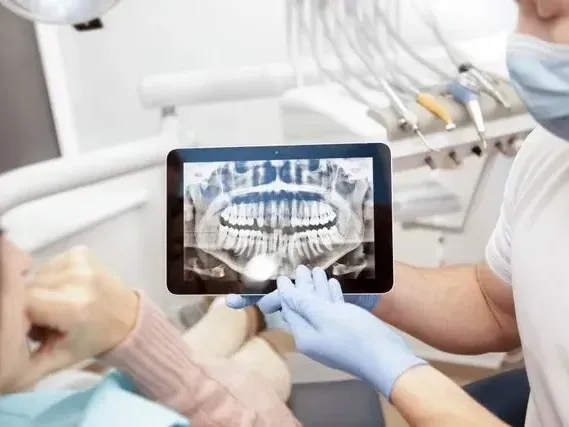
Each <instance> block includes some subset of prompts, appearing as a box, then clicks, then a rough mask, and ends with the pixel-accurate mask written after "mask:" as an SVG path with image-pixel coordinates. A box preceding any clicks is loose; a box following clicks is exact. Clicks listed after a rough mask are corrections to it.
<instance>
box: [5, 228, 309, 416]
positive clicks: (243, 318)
mask: <svg viewBox="0 0 569 427" xmlns="http://www.w3.org/2000/svg"><path fill="white" fill-rule="evenodd" d="M30 264H31V261H30V259H29V257H28V256H27V255H26V254H23V253H22V252H21V251H19V250H18V249H17V248H16V247H15V246H14V245H12V244H11V243H10V242H9V241H8V239H7V238H6V236H2V235H0V425H10V426H14V427H18V426H20V425H22V426H23V425H26V426H27V425H29V424H30V422H34V423H38V424H40V423H46V424H47V423H49V422H52V423H53V422H54V420H55V421H56V425H58V426H62V427H66V426H68V425H69V426H71V425H73V426H76V425H79V426H83V425H105V426H109V427H113V426H115V425H116V426H124V425H137V426H139V427H144V426H147V425H148V426H152V427H160V426H164V427H171V426H185V425H189V423H188V420H189V422H191V425H192V426H224V427H226V426H228V427H230V426H239V427H245V426H251V427H252V426H255V427H257V426H280V427H288V426H298V425H300V424H299V423H298V421H297V420H296V419H295V418H294V416H293V415H292V413H291V412H290V411H289V410H288V408H287V407H286V405H285V404H284V402H285V401H286V399H287V398H288V396H289V393H290V377H289V373H288V370H287V367H286V364H285V362H284V360H283V359H282V358H281V356H280V355H281V354H282V353H285V352H287V351H289V350H291V349H292V346H293V342H292V339H291V337H290V336H289V335H288V334H286V333H284V332H281V331H277V330H268V331H265V332H261V333H258V332H259V329H260V328H261V327H262V320H261V318H260V317H259V315H258V314H257V312H256V311H255V310H249V311H246V312H239V311H233V310H231V309H228V308H226V307H225V306H224V304H223V303H222V302H218V301H214V302H213V304H212V305H211V306H210V308H209V310H208V312H207V314H206V315H205V316H204V317H203V318H202V319H201V320H200V321H199V322H198V324H196V325H195V326H194V327H193V328H192V329H190V330H189V331H187V332H186V333H184V334H181V333H180V332H179V331H178V330H177V329H176V328H175V327H174V326H173V325H172V324H171V323H170V322H169V321H168V320H167V318H166V317H165V316H164V315H163V313H161V311H160V310H159V309H158V308H157V307H156V306H155V305H154V304H153V303H152V301H150V300H149V299H148V298H147V297H146V296H144V295H143V294H138V293H136V292H134V291H133V290H131V289H130V288H128V287H126V286H124V285H123V284H122V283H121V281H120V279H119V278H118V277H116V276H114V275H112V274H111V273H110V272H108V271H107V270H106V269H105V268H104V267H103V266H102V265H101V264H100V263H99V262H98V261H97V260H96V259H95V258H94V257H93V255H92V254H91V253H89V251H88V250H86V249H84V248H77V249H74V250H72V251H70V252H68V253H66V254H63V255H61V256H59V257H57V258H56V259H54V260H53V261H51V262H50V263H48V264H47V265H45V266H44V267H42V268H40V269H39V270H38V271H36V272H35V274H34V276H33V277H32V276H30V277H29V278H27V279H26V275H27V274H28V269H29V268H30ZM26 280H27V281H28V282H29V283H26ZM26 335H28V336H30V337H31V338H32V339H34V340H35V341H37V342H38V343H39V347H38V349H37V350H35V351H33V352H30V351H29V350H28V346H27V342H28V340H27V339H26ZM92 357H96V358H98V360H99V361H100V362H102V363H103V364H105V365H107V366H111V367H114V368H116V369H117V371H113V372H111V373H109V374H108V375H107V376H106V377H105V378H104V379H101V382H100V383H99V384H96V385H95V386H94V387H92V388H91V389H89V390H87V391H85V392H79V391H69V390H62V391H50V392H49V393H47V394H46V393H42V392H41V391H33V390H32V389H33V387H34V385H35V384H37V383H38V381H40V380H41V379H42V378H45V377H46V376H47V375H49V374H51V373H54V372H58V371H61V370H63V369H68V368H70V367H72V366H73V365H75V364H77V363H78V362H81V361H83V360H85V359H88V358H92ZM30 390H31V391H30ZM140 396H142V397H143V398H141V397H140ZM50 409H51V410H50ZM50 417H52V418H50ZM53 417H54V418H53ZM125 417H127V419H126V420H125ZM78 420H80V421H79V422H78Z"/></svg>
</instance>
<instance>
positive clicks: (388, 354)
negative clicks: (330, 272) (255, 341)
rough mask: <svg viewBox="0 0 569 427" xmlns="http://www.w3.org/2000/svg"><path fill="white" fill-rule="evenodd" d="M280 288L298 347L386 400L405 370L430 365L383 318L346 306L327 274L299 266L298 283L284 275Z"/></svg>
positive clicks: (317, 269) (333, 281)
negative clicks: (373, 387) (414, 352)
mask: <svg viewBox="0 0 569 427" xmlns="http://www.w3.org/2000/svg"><path fill="white" fill-rule="evenodd" d="M277 286H278V292H279V295H280V298H281V304H282V311H283V317H284V319H285V321H286V322H287V323H288V324H289V326H290V330H291V332H292V334H293V336H294V339H295V342H296V346H297V348H298V350H299V351H300V352H302V353H304V354H306V355H307V356H308V357H310V358H311V359H313V360H315V361H317V362H320V363H322V364H324V365H327V366H329V367H331V368H335V369H339V370H342V371H345V372H348V373H350V374H352V375H355V376H357V377H358V378H361V379H363V380H366V381H368V382H370V383H371V384H373V385H374V386H375V387H376V388H377V389H378V390H379V391H380V392H381V394H383V395H384V396H385V397H387V398H389V397H390V395H391V391H392V389H393V385H394V384H395V381H397V379H398V378H399V377H400V376H401V375H402V374H403V373H404V372H406V371H407V370H409V369H411V368H412V367H414V366H417V365H421V364H425V363H426V362H425V361H424V360H422V359H420V358H418V357H416V356H415V355H413V353H411V351H410V350H409V349H408V348H407V346H406V345H405V342H404V341H403V338H402V337H401V336H400V335H399V334H397V333H396V332H395V331H394V330H392V329H391V328H390V327H389V326H387V325H386V324H385V323H383V322H382V321H381V320H379V319H377V318H376V317H375V316H373V315H372V314H370V313H368V312H367V311H365V310H363V309H361V308H360V307H357V306H355V305H352V304H346V303H345V301H344V298H343V295H342V289H341V287H340V284H339V282H338V281H337V280H335V279H330V280H328V278H327V276H326V272H325V271H324V270H322V269H320V268H315V269H314V270H313V271H312V273H311V272H310V270H309V269H308V268H306V267H304V266H300V267H298V269H297V272H296V283H295V284H293V282H292V281H291V280H290V279H288V278H286V277H281V278H279V279H278V281H277Z"/></svg>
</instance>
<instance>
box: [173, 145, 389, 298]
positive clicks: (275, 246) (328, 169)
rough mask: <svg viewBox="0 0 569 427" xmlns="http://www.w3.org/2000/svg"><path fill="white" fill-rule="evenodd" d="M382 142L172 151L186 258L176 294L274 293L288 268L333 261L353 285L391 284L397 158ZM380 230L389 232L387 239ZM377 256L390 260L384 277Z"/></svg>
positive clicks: (381, 287) (333, 269) (377, 288)
mask: <svg viewBox="0 0 569 427" xmlns="http://www.w3.org/2000/svg"><path fill="white" fill-rule="evenodd" d="M378 146H379V147H385V146H384V145H383V144H359V145H353V146H340V145H330V146H322V145H319V146H296V147H290V146H287V147H243V148H235V149H231V150H233V152H232V153H230V152H227V151H226V150H227V149H225V148H219V149H214V148H212V149H190V150H177V151H176V152H173V155H177V156H178V157H180V160H181V165H182V167H181V174H180V178H179V180H180V181H179V183H178V185H179V187H180V190H179V196H180V197H181V201H182V209H181V212H180V215H179V216H178V217H179V219H178V221H182V224H181V229H182V230H183V238H182V242H181V243H182V245H183V253H182V254H181V256H182V261H181V263H178V264H177V265H178V266H177V267H175V266H172V267H170V265H169V266H168V269H169V270H170V268H173V269H175V268H182V269H183V272H180V273H181V274H178V275H177V276H178V277H181V279H182V280H181V283H171V282H170V280H169V283H168V287H169V289H170V290H171V291H172V292H174V293H177V294H216V295H217V294H226V293H234V292H236V293H243V294H265V293H267V292H270V291H272V290H274V289H275V286H276V284H275V281H276V279H277V278H278V277H279V276H287V277H290V278H293V279H294V273H295V269H296V267H297V266H299V265H306V266H309V267H316V266H319V267H322V268H324V269H325V270H326V271H327V272H328V273H329V275H330V276H331V277H332V276H333V277H336V278H338V279H339V280H340V282H341V283H342V287H343V289H344V292H346V293H381V292H385V291H386V290H389V288H390V287H391V284H392V281H393V279H392V276H393V271H392V269H393V253H392V248H391V244H392V239H391V236H392V229H391V179H390V174H391V170H390V164H391V160H390V158H389V151H388V150H387V158H386V157H385V154H386V152H385V150H384V149H380V148H379V147H378ZM342 147H343V148H342ZM358 148H359V149H358ZM372 148H373V149H372ZM326 154H328V155H326ZM171 155H172V154H171ZM378 208H380V209H379V211H378ZM381 210H383V212H380V211H381ZM180 217H181V218H180ZM170 222H172V220H170ZM179 225H180V224H178V228H180V227H179ZM169 228H170V226H169ZM378 229H380V230H382V231H381V232H380V233H378V232H377V231H378ZM378 238H379V239H384V240H385V241H384V242H383V243H380V244H379V245H378V242H377V239H378ZM178 240H179V239H178ZM168 246H169V247H170V246H171V244H170V243H169V244H168ZM378 250H379V251H380V253H379V254H378ZM378 255H379V256H380V257H381V258H382V260H383V261H382V262H381V263H380V264H381V266H382V267H381V268H383V271H381V272H380V274H379V276H378V271H377V259H378ZM385 260H387V262H385ZM386 266H387V267H386ZM169 273H170V271H169ZM169 277H170V274H169ZM386 278H387V282H389V285H386V283H387V282H386V280H385V279H386Z"/></svg>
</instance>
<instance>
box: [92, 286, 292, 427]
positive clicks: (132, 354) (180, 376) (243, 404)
mask: <svg viewBox="0 0 569 427" xmlns="http://www.w3.org/2000/svg"><path fill="white" fill-rule="evenodd" d="M101 361H102V362H103V363H105V364H107V365H109V366H113V367H115V368H117V369H119V370H120V371H122V372H123V373H125V374H126V375H128V376H129V377H130V378H131V379H132V380H133V382H134V383H135V385H136V386H137V388H138V389H139V391H140V392H141V393H142V394H144V395H145V396H146V397H147V398H149V399H152V400H154V401H157V402H160V403H162V404H163V405H165V406H167V407H169V408H171V409H173V410H175V411H177V412H179V413H181V414H183V415H184V416H186V417H188V418H189V419H190V420H191V422H192V426H219V427H221V426H223V427H273V426H274V427H277V426H278V427H289V426H290V427H292V426H300V424H299V423H298V421H297V420H296V419H295V418H294V416H293V415H292V413H291V412H290V411H289V409H288V408H287V407H286V405H285V404H284V403H283V402H281V401H280V399H279V397H278V395H277V393H276V391H275V390H273V389H272V388H271V387H270V385H269V384H268V383H266V382H265V381H264V379H263V378H260V376H257V375H255V374H253V373H250V372H246V371H244V370H243V368H240V367H239V366H236V365H234V364H233V363H232V361H231V360H214V359H208V360H206V361H201V360H200V361H198V360H197V358H196V357H194V356H193V354H192V352H191V351H190V349H189V348H188V347H187V345H186V344H185V343H184V341H183V340H182V336H181V334H180V332H179V331H178V330H177V329H176V328H175V327H174V325H172V324H171V323H170V321H169V320H168V319H167V317H166V316H165V315H164V314H163V313H162V312H161V311H160V309H159V308H158V307H157V306H156V305H155V304H154V303H153V302H152V301H151V300H150V299H149V298H147V297H146V296H144V295H141V298H140V312H139V317H138V320H137V324H136V326H135V328H134V330H133V331H132V332H131V334H130V335H129V336H128V337H127V339H126V340H125V341H124V342H123V343H122V344H121V345H120V346H119V347H117V348H116V349H114V350H113V351H112V352H110V353H108V354H106V355H105V356H104V357H103V358H102V360H101Z"/></svg>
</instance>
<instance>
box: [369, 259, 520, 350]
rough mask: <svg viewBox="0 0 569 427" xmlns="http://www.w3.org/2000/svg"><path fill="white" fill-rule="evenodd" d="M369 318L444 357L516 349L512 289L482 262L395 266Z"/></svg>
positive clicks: (517, 337)
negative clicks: (436, 266)
mask: <svg viewBox="0 0 569 427" xmlns="http://www.w3.org/2000/svg"><path fill="white" fill-rule="evenodd" d="M373 313H374V314H376V315H377V316H378V317H379V318H380V319H382V320H384V321H386V322H387V323H389V324H390V325H393V326H395V327H396V328H398V329H400V330H402V331H404V332H406V333H408V334H410V335H412V336H414V337H416V338H418V339H420V340H421V341H423V342H425V343H427V344H429V345H431V346H433V347H436V348H438V349H440V350H443V351H446V352H449V353H456V354H481V353H487V352H500V351H510V350H512V349H515V348H517V347H519V346H520V338H519V335H518V328H517V324H516V317H515V310H514V298H513V293H512V287H511V286H510V285H507V284H506V283H504V282H503V281H502V280H501V279H500V278H498V276H496V274H495V273H494V272H493V271H492V270H491V269H490V267H489V266H488V264H487V263H486V262H483V263H480V264H478V265H467V266H457V267H448V268H439V269H430V268H418V267H413V266H410V265H405V264H397V266H396V268H395V286H394V287H393V290H392V291H391V292H390V293H388V294H386V295H383V296H382V297H381V299H380V302H379V304H377V306H376V307H375V309H374V310H373Z"/></svg>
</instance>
